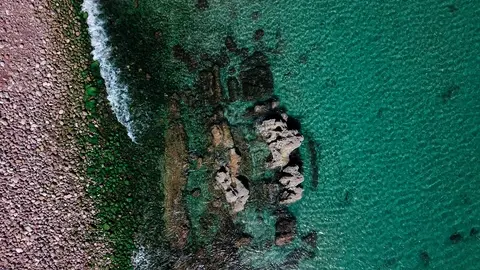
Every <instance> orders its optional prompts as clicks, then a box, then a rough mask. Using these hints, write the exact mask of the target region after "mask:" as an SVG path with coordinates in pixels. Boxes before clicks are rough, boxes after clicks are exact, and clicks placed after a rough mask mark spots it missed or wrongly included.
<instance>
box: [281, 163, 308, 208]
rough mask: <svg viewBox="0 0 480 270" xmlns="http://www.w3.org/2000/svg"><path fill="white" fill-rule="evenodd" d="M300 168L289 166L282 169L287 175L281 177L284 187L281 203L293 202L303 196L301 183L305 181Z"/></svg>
mask: <svg viewBox="0 0 480 270" xmlns="http://www.w3.org/2000/svg"><path fill="white" fill-rule="evenodd" d="M298 169H299V167H298V166H288V167H285V168H284V169H283V170H282V172H283V173H284V174H285V176H283V177H282V178H280V183H281V184H282V185H283V187H284V189H283V190H282V191H281V193H280V204H291V203H294V202H296V201H298V200H300V199H301V198H302V194H303V188H302V187H301V186H300V184H301V183H302V182H303V175H302V174H301V173H300V172H299V171H298Z"/></svg>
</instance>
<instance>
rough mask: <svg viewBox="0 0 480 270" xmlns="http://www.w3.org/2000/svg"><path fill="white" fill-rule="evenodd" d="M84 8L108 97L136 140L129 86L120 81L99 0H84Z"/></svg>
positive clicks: (120, 120)
mask: <svg viewBox="0 0 480 270" xmlns="http://www.w3.org/2000/svg"><path fill="white" fill-rule="evenodd" d="M82 10H83V11H84V12H87V13H88V18H87V24H88V32H89V34H90V40H91V44H92V47H93V51H92V55H93V59H94V60H97V61H98V62H99V63H100V74H101V75H102V78H103V79H104V80H105V86H106V88H107V94H108V95H107V98H108V101H109V102H110V105H111V106H112V110H113V112H114V113H115V115H116V117H117V120H118V121H119V122H120V123H121V124H122V125H124V126H125V127H126V128H127V132H128V136H129V137H130V139H132V141H134V142H135V141H136V137H135V130H134V127H133V119H132V115H131V114H130V104H131V98H130V96H129V93H128V86H127V85H126V84H124V83H122V82H121V81H120V77H119V75H120V69H119V68H118V67H115V65H114V64H113V61H112V48H111V46H110V45H109V38H108V34H107V31H106V28H105V21H104V20H103V19H102V18H101V15H102V13H101V11H100V4H99V1H98V0H84V1H83V5H82Z"/></svg>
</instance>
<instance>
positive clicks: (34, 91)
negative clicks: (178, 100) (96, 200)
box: [0, 0, 107, 270]
mask: <svg viewBox="0 0 480 270" xmlns="http://www.w3.org/2000/svg"><path fill="white" fill-rule="evenodd" d="M68 2H70V1H68ZM65 3H66V2H65ZM72 10H73V9H70V11H67V12H70V14H64V15H63V16H65V17H66V18H65V24H62V23H59V19H58V18H59V16H62V15H59V13H58V12H55V8H52V7H50V6H49V1H46V0H28V1H27V0H9V1H0V57H1V58H0V269H1V270H4V269H5V270H6V269H87V268H90V267H91V266H92V263H93V264H95V263H94V262H95V261H97V259H98V258H102V257H104V255H105V254H106V253H107V248H106V246H105V245H103V244H101V243H99V242H93V241H90V240H88V238H89V232H90V230H91V224H92V223H93V222H94V218H93V217H94V214H95V210H94V207H93V204H92V201H91V199H89V198H88V196H87V195H86V193H85V185H86V183H87V182H88V180H87V179H85V178H83V177H82V175H85V174H84V166H83V164H84V163H83V160H82V157H81V155H80V153H81V151H79V145H78V142H77V140H76V139H75V136H73V135H71V134H72V132H77V131H75V130H74V131H72V130H71V127H74V128H75V127H78V129H81V128H82V126H84V125H82V124H81V123H82V122H84V118H85V113H83V114H82V111H81V110H80V109H78V108H79V107H78V104H80V103H81V102H82V101H81V100H82V95H83V93H82V92H81V91H82V86H81V85H78V81H77V82H76V81H75V79H74V74H75V72H76V73H78V70H79V69H78V68H79V67H81V63H74V62H73V60H71V59H72V57H70V56H71V54H72V53H74V52H75V47H74V45H73V42H70V40H69V39H68V38H66V37H65V36H63V34H62V33H63V32H64V31H63V30H64V29H66V28H67V27H69V26H68V25H71V23H72V22H69V21H68V20H70V19H71V18H73V16H74V15H72V12H73V11H72ZM67 15H68V16H67ZM70 16H72V17H70ZM78 27H79V25H78ZM76 35H79V33H78V32H77V33H76ZM69 129H70V131H68V132H67V130H69Z"/></svg>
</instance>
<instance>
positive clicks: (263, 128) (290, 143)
mask: <svg viewBox="0 0 480 270" xmlns="http://www.w3.org/2000/svg"><path fill="white" fill-rule="evenodd" d="M283 117H284V118H283V119H284V120H285V121H282V120H277V119H268V120H265V121H263V122H262V123H261V124H260V125H258V126H257V129H258V131H259V133H260V135H261V136H262V137H263V139H264V140H265V141H266V142H267V144H268V148H269V149H270V152H271V153H272V161H270V162H269V163H268V164H267V167H268V168H270V169H275V168H278V167H284V166H286V165H287V164H288V162H289V161H290V154H291V153H292V152H293V151H294V150H295V149H297V148H298V147H300V145H301V144H302V141H303V136H302V135H300V133H299V132H298V131H297V130H290V129H288V127H287V123H286V119H285V118H286V116H283Z"/></svg>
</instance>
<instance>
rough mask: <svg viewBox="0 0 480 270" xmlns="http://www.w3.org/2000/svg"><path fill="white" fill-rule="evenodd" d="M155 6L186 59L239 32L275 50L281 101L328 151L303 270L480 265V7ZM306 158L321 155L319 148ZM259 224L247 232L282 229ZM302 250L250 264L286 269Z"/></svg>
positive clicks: (252, 255)
mask: <svg viewBox="0 0 480 270" xmlns="http://www.w3.org/2000/svg"><path fill="white" fill-rule="evenodd" d="M145 3H148V4H149V5H154V6H155V7H157V9H154V10H155V12H156V13H157V14H158V16H159V17H162V16H163V17H167V18H169V20H170V21H172V22H171V23H170V24H169V23H166V24H167V25H169V26H170V27H171V28H172V29H181V30H178V31H171V32H170V34H169V35H170V38H171V40H174V41H172V42H181V43H182V44H183V45H184V46H185V48H187V49H191V50H196V51H207V52H214V51H217V50H218V49H219V48H220V47H222V46H224V45H223V44H224V38H225V36H226V35H227V34H229V35H232V36H234V37H235V38H236V40H237V43H238V44H239V46H240V47H248V48H250V49H251V51H252V50H253V49H258V50H263V51H271V53H270V54H268V56H269V58H270V62H271V68H272V71H273V72H274V81H275V94H276V95H278V97H279V98H280V100H281V101H282V104H283V105H285V106H286V107H287V108H288V110H289V114H290V115H293V116H295V117H297V118H299V119H300V121H301V123H302V133H303V134H305V135H306V136H308V137H309V138H311V139H313V140H314V141H315V142H316V144H317V145H318V147H317V151H318V157H317V159H318V160H317V163H318V164H317V165H318V170H319V172H318V173H319V183H318V187H317V188H314V187H313V186H312V183H311V181H312V172H311V169H312V168H311V164H310V163H309V162H305V164H304V170H305V174H306V183H305V193H304V197H303V199H302V200H301V201H300V202H298V203H296V204H294V205H292V206H291V207H290V209H291V210H292V211H293V213H294V214H295V215H296V217H297V222H298V223H297V226H298V235H299V236H303V235H306V234H307V233H308V232H310V231H317V232H318V235H319V237H318V244H317V248H316V256H315V257H314V258H313V259H305V260H302V261H301V262H300V268H301V269H423V268H425V267H428V268H432V269H480V252H479V251H480V239H479V236H470V235H469V232H470V230H471V229H472V228H474V227H475V228H480V193H479V192H478V190H479V189H480V166H479V165H478V163H479V159H480V134H479V133H480V81H479V80H478V78H479V77H480V56H479V55H480V16H478V14H480V2H475V1H469V2H468V1H456V2H455V3H454V4H452V2H450V1H432V0H428V1H388V3H385V2H384V1H368V3H367V2H366V1H312V0H310V1H307V0H297V1H269V2H267V1H246V0H235V1H209V8H208V9H206V10H204V11H199V10H196V9H195V5H194V3H193V1H192V3H188V4H186V3H180V2H179V1H153V0H150V1H145ZM140 5H142V1H140ZM163 5H165V6H164V8H163ZM180 5H181V7H182V9H181V12H180V11H179V12H178V13H176V10H177V8H178V7H179V6H180ZM150 12H151V11H150ZM155 12H154V13H155ZM186 14H188V16H187V15H186ZM179 16H182V18H183V19H184V17H188V20H186V21H187V23H185V22H184V21H183V19H182V20H180V19H178V18H179ZM175 18H177V19H178V21H177V20H175ZM167 21H168V20H167ZM180 21H182V22H180ZM176 23H179V24H182V25H181V26H179V25H176ZM260 28H261V29H263V30H264V31H265V36H264V38H263V40H264V42H263V41H262V42H255V41H253V38H252V37H253V33H254V32H255V30H257V29H260ZM269 48H270V49H269ZM272 51H273V52H272ZM182 83H183V82H182ZM182 83H180V82H179V84H182ZM301 153H302V155H303V156H304V157H305V159H306V160H308V159H309V158H310V154H309V152H308V151H307V144H304V145H303V146H302V149H301ZM255 215H256V214H254V213H253V212H252V213H250V212H248V211H246V212H245V213H243V214H242V215H241V216H240V217H239V220H237V222H239V223H243V224H245V226H246V228H247V230H251V231H255V230H256V228H257V227H259V226H261V225H262V224H270V225H271V224H273V223H274V221H272V220H270V219H269V217H268V215H267V216H266V218H265V219H264V221H263V222H262V223H259V222H258V221H257V220H256V219H255V218H254V216H255ZM262 228H263V229H264V230H258V229H257V230H256V233H257V234H258V235H261V236H262V235H263V236H262V237H264V238H265V239H269V238H272V237H273V236H272V230H273V227H271V228H269V227H262ZM455 232H459V233H461V234H462V236H463V239H462V240H461V241H459V242H458V243H452V241H450V240H449V237H450V235H452V234H453V233H455ZM298 238H300V237H298ZM299 245H300V240H299V239H297V240H296V242H295V243H294V244H293V245H292V246H291V247H288V248H277V247H274V248H269V249H258V248H249V249H244V250H242V251H241V254H242V258H243V260H245V261H248V262H249V263H251V264H252V265H255V266H257V267H260V268H263V269H275V268H278V267H280V266H279V265H280V263H281V261H283V259H284V258H285V256H286V255H287V253H288V252H289V251H291V250H292V249H293V247H296V246H299ZM422 252H424V253H423V254H426V253H428V256H429V258H430V260H429V265H428V266H426V265H425V262H424V261H423V260H422V255H421V254H422ZM425 252H426V253H425ZM424 257H425V256H424Z"/></svg>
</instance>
